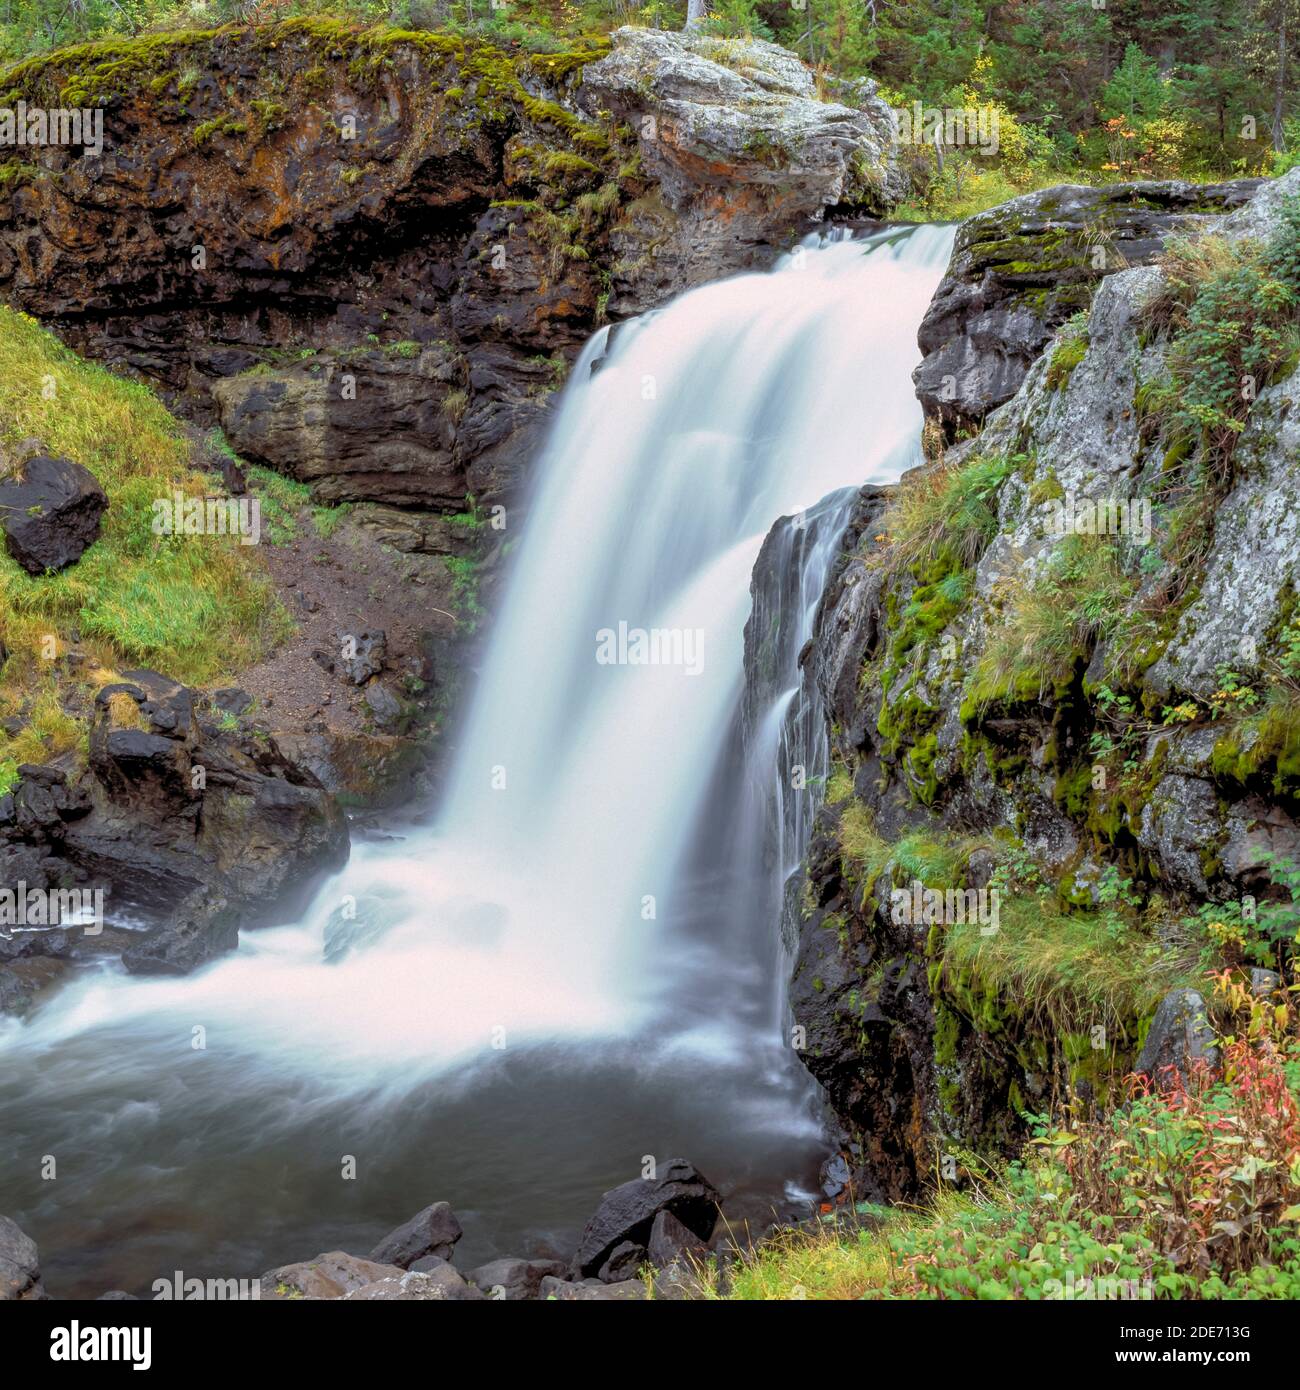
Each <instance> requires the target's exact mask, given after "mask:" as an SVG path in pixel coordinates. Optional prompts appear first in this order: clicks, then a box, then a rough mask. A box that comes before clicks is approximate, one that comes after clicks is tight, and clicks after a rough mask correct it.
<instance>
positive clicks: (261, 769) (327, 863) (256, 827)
mask: <svg viewBox="0 0 1300 1390" xmlns="http://www.w3.org/2000/svg"><path fill="white" fill-rule="evenodd" d="M126 676H127V679H126V680H124V681H120V682H117V683H116V684H114V685H110V686H106V687H105V688H104V689H103V690H101V691H100V692H99V694H98V695H97V697H96V703H95V707H94V713H93V722H92V724H91V731H90V757H89V762H88V766H87V767H86V769H85V770H84V772H82V773H81V774H80V775H79V776H77V778H76V780H75V781H72V782H70V781H69V780H68V774H67V771H66V770H65V769H64V768H62V767H58V766H53V765H51V766H37V765H32V764H24V765H23V766H22V767H20V768H19V770H18V771H19V778H20V781H19V784H18V786H17V788H16V789H15V791H14V792H12V793H11V794H9V795H6V796H4V797H0V874H3V881H4V882H6V883H18V882H24V883H26V885H27V886H28V888H29V889H31V888H47V889H48V888H56V887H58V888H68V887H72V886H76V887H79V888H83V889H89V890H99V891H102V892H103V894H104V905H105V907H106V908H107V910H108V911H109V912H110V913H117V912H121V911H122V910H123V909H127V910H130V911H132V912H133V913H135V914H138V915H141V916H143V917H145V918H146V919H147V920H149V921H152V922H153V923H154V924H155V925H154V926H152V927H151V929H150V930H149V931H147V932H146V933H145V934H143V935H134V934H133V935H134V939H133V940H132V941H131V944H130V945H128V947H127V949H126V951H125V952H124V960H125V963H126V965H127V967H128V968H129V969H131V970H133V971H136V972H139V973H149V974H157V973H162V974H182V973H185V972H186V971H188V970H192V969H194V968H196V967H197V966H200V965H203V964H205V963H206V962H208V961H209V960H211V959H213V958H214V957H215V956H217V955H219V954H220V953H222V952H224V951H228V950H232V949H233V948H234V947H235V945H236V944H237V942H238V933H239V929H240V928H241V927H243V926H261V925H270V924H272V923H275V922H277V921H284V920H288V919H289V918H290V917H292V916H293V914H294V913H295V912H296V911H297V910H298V909H299V907H300V906H301V903H302V900H303V899H304V898H305V897H306V895H307V894H308V893H309V892H310V890H311V888H312V887H313V886H314V880H315V879H316V877H318V876H319V875H321V874H323V873H325V872H327V871H328V870H330V869H333V868H337V867H339V866H341V865H342V863H343V862H344V860H345V859H346V857H347V851H348V831H347V822H346V820H345V818H344V816H343V813H342V810H341V809H340V807H339V805H338V803H337V801H336V800H335V799H334V797H333V796H332V795H331V794H330V793H329V792H327V791H326V790H325V789H324V788H323V787H322V786H321V784H320V783H319V781H317V779H316V778H315V777H314V776H313V775H312V773H310V772H309V771H307V770H306V769H305V768H303V767H301V766H299V765H298V764H297V763H295V762H294V761H293V760H292V759H290V758H288V757H286V756H285V755H284V754H283V753H282V752H281V751H280V749H279V747H278V746H277V745H276V743H275V741H274V740H273V739H271V738H270V737H269V736H268V735H266V734H265V732H264V731H261V730H258V729H256V728H250V729H248V730H229V729H225V728H223V727H221V724H220V722H218V721H215V720H213V719H212V718H210V717H209V715H208V714H206V713H204V712H203V711H204V710H206V709H207V707H208V703H207V701H199V700H197V699H196V697H195V692H193V691H191V690H189V689H187V688H186V687H185V686H183V685H180V684H179V683H177V682H176V681H172V680H169V679H168V678H167V677H166V676H162V675H159V674H158V673H157V672H155V671H130V672H127V673H126ZM200 704H202V706H203V710H200V708H199V706H200ZM128 712H129V713H128ZM76 935H77V934H76V932H75V929H74V931H73V932H70V933H68V934H65V935H60V934H56V933H49V932H44V933H41V934H39V935H36V934H32V935H30V936H25V937H24V938H23V939H22V941H23V944H21V945H18V944H13V943H9V944H6V943H0V945H2V946H3V949H2V950H0V1012H21V1011H22V1010H23V1009H24V1008H25V1007H26V1006H27V1004H28V1003H29V1002H30V1001H31V999H32V997H33V996H34V994H35V993H36V992H37V991H38V990H39V989H41V988H42V987H43V986H44V985H45V984H47V983H49V982H50V981H51V980H52V979H53V978H55V977H56V976H57V974H58V973H59V971H60V969H61V967H62V966H63V964H64V963H65V962H66V959H67V957H68V955H69V951H68V950H66V949H63V948H62V947H61V946H60V942H64V943H65V944H66V942H67V937H68V936H76ZM16 941H17V938H16V939H15V942H16ZM76 953H77V952H75V951H74V952H72V954H76Z"/></svg>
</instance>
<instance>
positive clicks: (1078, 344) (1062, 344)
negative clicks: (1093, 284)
mask: <svg viewBox="0 0 1300 1390" xmlns="http://www.w3.org/2000/svg"><path fill="white" fill-rule="evenodd" d="M1088 344H1089V338H1088V316H1087V314H1076V315H1075V316H1074V317H1073V318H1071V319H1070V320H1069V321H1068V322H1067V323H1066V324H1065V326H1064V327H1063V328H1062V329H1061V336H1060V341H1059V342H1058V343H1057V344H1056V346H1055V347H1054V348H1053V349H1052V356H1051V359H1050V360H1049V362H1048V364H1047V389H1048V390H1049V391H1062V390H1064V389H1065V387H1066V385H1067V384H1068V382H1069V380H1070V377H1071V375H1072V374H1073V372H1074V369H1075V368H1076V367H1077V366H1078V365H1079V363H1080V362H1082V361H1083V359H1084V357H1085V356H1086V355H1087V352H1088Z"/></svg>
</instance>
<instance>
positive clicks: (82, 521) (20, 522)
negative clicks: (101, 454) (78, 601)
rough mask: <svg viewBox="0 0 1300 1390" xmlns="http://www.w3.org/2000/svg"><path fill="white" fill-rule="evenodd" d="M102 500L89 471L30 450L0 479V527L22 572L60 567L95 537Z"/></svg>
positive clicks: (104, 501) (105, 500) (74, 558)
mask: <svg viewBox="0 0 1300 1390" xmlns="http://www.w3.org/2000/svg"><path fill="white" fill-rule="evenodd" d="M107 507H108V498H107V496H106V495H105V493H104V489H103V488H102V487H100V485H99V483H98V481H97V480H96V478H95V475H94V474H93V473H92V472H91V471H90V470H89V469H88V468H83V467H82V466H81V464H79V463H73V461H72V460H71V459H65V458H53V457H51V456H50V455H48V454H36V455H35V456H34V457H32V458H29V459H28V460H27V461H26V463H24V464H22V465H20V470H19V472H18V473H17V475H15V476H11V477H8V478H5V479H3V480H0V526H3V527H4V532H5V544H6V545H7V546H8V549H9V553H10V555H12V556H13V558H14V559H15V560H17V562H18V563H19V564H20V565H21V566H22V567H23V569H25V570H26V571H27V573H28V574H44V573H45V572H46V571H47V570H62V569H66V568H67V567H68V566H69V565H71V564H75V563H76V561H78V560H79V559H80V558H81V556H82V554H83V552H84V551H85V549H86V547H87V546H88V545H91V544H93V543H94V541H95V539H96V538H97V537H98V535H99V524H100V519H101V518H102V517H103V515H104V512H105V510H106V509H107Z"/></svg>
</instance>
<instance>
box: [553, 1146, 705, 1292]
mask: <svg viewBox="0 0 1300 1390" xmlns="http://www.w3.org/2000/svg"><path fill="white" fill-rule="evenodd" d="M721 1200H722V1198H721V1195H720V1194H719V1192H718V1190H717V1189H716V1188H715V1187H714V1186H713V1184H712V1183H710V1182H709V1181H708V1179H707V1178H705V1177H703V1176H702V1175H701V1174H700V1173H698V1172H696V1170H695V1168H694V1167H693V1166H692V1165H691V1164H689V1163H687V1162H686V1160H685V1159H680V1158H678V1159H669V1160H668V1161H667V1162H666V1163H663V1164H661V1165H660V1166H659V1171H658V1174H657V1176H656V1177H653V1178H634V1179H633V1180H632V1181H631V1182H625V1183H623V1184H622V1186H621V1187H616V1188H614V1189H613V1190H612V1191H611V1192H607V1193H605V1196H604V1200H603V1201H602V1202H601V1204H600V1206H599V1207H598V1208H597V1209H596V1213H595V1215H594V1216H593V1217H592V1218H591V1220H590V1221H588V1222H587V1226H586V1229H585V1230H584V1231H583V1233H582V1241H581V1243H580V1244H579V1246H578V1254H577V1260H576V1263H577V1266H578V1268H579V1269H580V1270H581V1271H582V1273H583V1274H585V1275H594V1274H595V1273H596V1272H597V1271H598V1270H599V1269H600V1268H601V1266H602V1265H603V1264H604V1263H605V1261H606V1260H608V1259H609V1257H610V1256H611V1255H612V1254H613V1252H614V1250H615V1248H616V1247H617V1246H619V1245H622V1244H624V1243H625V1242H628V1243H632V1244H636V1245H640V1246H643V1247H644V1246H645V1245H646V1243H647V1242H648V1241H649V1239H650V1233H651V1230H652V1229H653V1227H654V1222H655V1217H657V1216H658V1215H659V1213H660V1212H661V1211H668V1212H671V1213H672V1214H673V1215H674V1216H675V1217H676V1218H677V1219H678V1220H679V1221H680V1222H681V1223H682V1225H684V1226H685V1227H686V1228H687V1229H688V1230H689V1231H692V1232H693V1233H694V1234H695V1235H697V1236H699V1237H700V1239H701V1240H708V1238H709V1237H710V1236H711V1235H712V1234H713V1227H714V1225H715V1224H716V1222H717V1219H718V1204H719V1203H720V1202H721Z"/></svg>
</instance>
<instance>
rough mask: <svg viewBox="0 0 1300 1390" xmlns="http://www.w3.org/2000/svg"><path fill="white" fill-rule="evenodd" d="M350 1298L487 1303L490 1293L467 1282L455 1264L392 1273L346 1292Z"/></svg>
mask: <svg viewBox="0 0 1300 1390" xmlns="http://www.w3.org/2000/svg"><path fill="white" fill-rule="evenodd" d="M344 1297H345V1298H347V1299H348V1300H349V1301H356V1302H359V1303H415V1302H435V1303H485V1302H486V1301H487V1295H486V1294H485V1293H483V1291H482V1290H481V1289H478V1288H475V1286H474V1285H473V1284H470V1283H467V1282H466V1281H465V1280H464V1278H462V1277H461V1275H460V1274H458V1273H457V1272H456V1270H454V1269H453V1268H452V1267H451V1265H449V1264H446V1263H444V1264H443V1265H442V1266H441V1268H439V1269H435V1270H430V1271H428V1272H421V1271H417V1270H408V1271H407V1273H405V1274H400V1275H397V1274H390V1275H387V1276H385V1277H384V1278H383V1279H378V1280H376V1281H375V1282H374V1283H373V1284H365V1285H363V1286H362V1287H361V1288H359V1289H354V1290H352V1292H351V1293H348V1294H345V1295H344Z"/></svg>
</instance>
